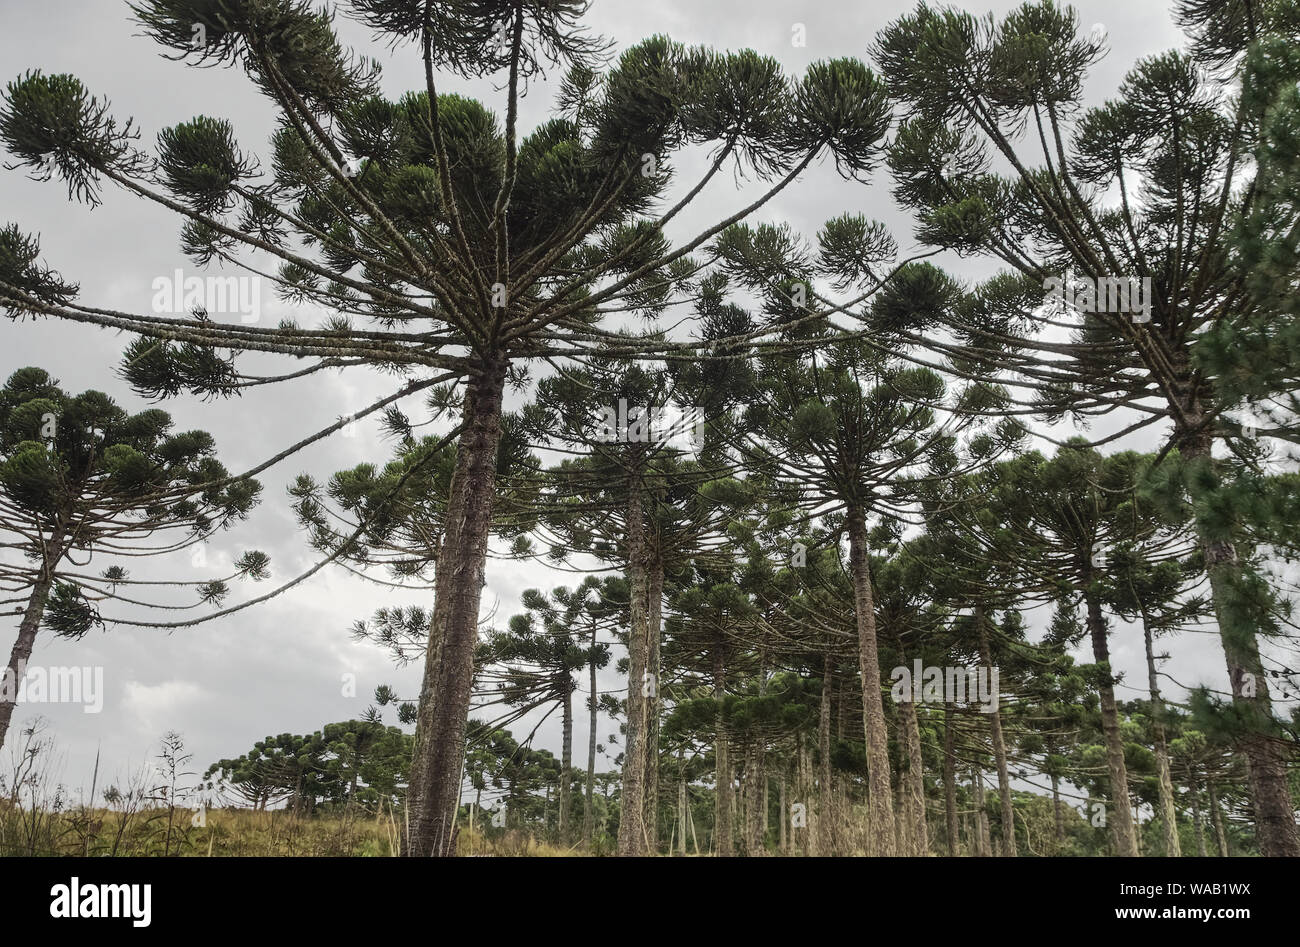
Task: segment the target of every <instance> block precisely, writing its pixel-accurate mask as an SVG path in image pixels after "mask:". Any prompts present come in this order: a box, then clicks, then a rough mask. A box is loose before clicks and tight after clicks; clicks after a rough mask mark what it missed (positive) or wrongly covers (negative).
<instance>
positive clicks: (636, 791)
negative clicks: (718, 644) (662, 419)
mask: <svg viewBox="0 0 1300 947" xmlns="http://www.w3.org/2000/svg"><path fill="white" fill-rule="evenodd" d="M634 469H635V467H634ZM633 476H634V477H635V474H633ZM647 566H648V562H647V548H646V538H645V519H644V516H643V511H642V505H641V485H640V483H639V482H634V483H632V484H630V486H629V489H628V501H627V571H628V580H629V581H628V585H629V587H630V589H629V595H630V597H631V602H630V606H631V620H630V623H629V626H628V632H627V634H628V641H627V655H628V673H627V734H626V739H625V742H624V749H623V791H622V796H621V799H622V805H621V808H620V818H619V823H618V853H619V854H620V855H643V854H645V852H646V827H645V763H646V750H645V740H646V706H647V704H648V701H647V700H646V697H647V696H648V694H649V691H650V689H654V690H658V682H657V681H654V680H652V679H650V678H649V677H648V666H647V662H648V660H649V640H648V635H649V614H648V611H647V604H648V597H647V593H648V589H649V576H648V575H647V572H648V569H647Z"/></svg>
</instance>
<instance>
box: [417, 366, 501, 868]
mask: <svg viewBox="0 0 1300 947" xmlns="http://www.w3.org/2000/svg"><path fill="white" fill-rule="evenodd" d="M506 368H507V363H506V360H505V359H503V358H501V359H495V360H491V361H490V362H489V363H488V364H487V365H486V366H485V367H484V369H483V370H482V372H481V374H479V375H477V376H476V377H475V378H473V379H472V380H471V381H470V383H469V387H468V390H467V392H466V396H465V405H464V410H463V419H464V422H465V430H464V431H463V432H462V433H461V436H460V441H459V443H458V444H457V448H456V468H455V471H454V473H453V474H452V480H451V490H450V495H449V497H448V504H447V527H446V531H445V535H444V537H443V541H442V545H441V548H440V550H439V556H438V565H437V576H436V579H435V583H434V606H433V621H432V623H431V625H430V628H429V641H428V646H427V649H426V651H425V661H424V679H423V682H422V684H421V688H420V703H419V711H418V717H417V720H416V728H415V751H414V757H413V760H412V764H411V782H410V793H409V795H408V799H407V807H408V816H407V827H406V832H407V837H406V845H405V846H404V848H403V851H404V854H406V855H410V856H438V857H446V856H450V855H454V854H455V847H456V811H457V809H458V808H459V803H460V788H461V767H462V762H463V759H464V754H465V721H466V719H467V718H468V716H469V704H470V690H471V686H472V683H473V679H474V649H475V646H476V645H477V644H478V611H479V602H480V600H481V599H482V595H483V585H484V582H485V566H486V563H487V550H488V535H489V533H490V531H491V526H492V503H493V499H494V492H495V485H496V453H497V444H498V443H499V442H500V440H501V407H502V406H501V397H502V392H503V390H504V387H505V378H506Z"/></svg>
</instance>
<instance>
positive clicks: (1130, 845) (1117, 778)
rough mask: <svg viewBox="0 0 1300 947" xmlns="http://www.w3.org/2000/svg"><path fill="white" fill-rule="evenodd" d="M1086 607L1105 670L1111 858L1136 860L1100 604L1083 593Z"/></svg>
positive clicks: (1103, 699)
mask: <svg viewBox="0 0 1300 947" xmlns="http://www.w3.org/2000/svg"><path fill="white" fill-rule="evenodd" d="M1084 600H1085V602H1086V603H1087V606H1088V634H1089V636H1090V637H1091V638H1092V656H1093V658H1094V659H1095V660H1096V662H1097V663H1098V664H1099V665H1101V666H1102V667H1103V668H1104V669H1105V676H1104V677H1103V678H1102V683H1101V685H1100V686H1099V687H1098V688H1097V694H1098V697H1099V698H1100V704H1101V731H1102V734H1103V736H1104V737H1105V740H1106V770H1107V773H1108V775H1109V776H1110V803H1111V808H1112V809H1113V811H1112V812H1111V813H1109V816H1110V821H1111V828H1112V829H1113V831H1114V833H1115V854H1116V855H1120V856H1124V857H1133V858H1135V857H1137V854H1138V847H1137V835H1136V833H1135V832H1134V830H1133V811H1132V809H1130V808H1129V803H1128V767H1127V766H1126V765H1125V763H1124V737H1123V735H1122V734H1121V733H1120V729H1119V706H1118V705H1117V704H1116V702H1115V687H1114V684H1113V683H1112V677H1111V674H1110V645H1109V644H1108V643H1107V641H1106V633H1107V632H1106V619H1105V618H1104V617H1103V616H1102V614H1101V602H1100V601H1099V600H1098V598H1097V595H1096V594H1095V593H1094V592H1093V591H1092V590H1091V589H1089V590H1087V591H1085V592H1084Z"/></svg>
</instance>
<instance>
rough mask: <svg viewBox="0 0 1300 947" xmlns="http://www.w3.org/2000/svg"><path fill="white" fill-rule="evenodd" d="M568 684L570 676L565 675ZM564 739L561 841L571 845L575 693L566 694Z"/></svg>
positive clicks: (562, 752)
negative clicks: (570, 818)
mask: <svg viewBox="0 0 1300 947" xmlns="http://www.w3.org/2000/svg"><path fill="white" fill-rule="evenodd" d="M565 679H566V680H565V681H564V682H561V683H567V679H568V675H567V674H566V675H565ZM561 710H562V713H563V714H564V717H563V726H564V737H563V742H562V744H561V747H560V841H561V842H563V843H564V844H566V845H567V844H568V843H569V789H570V788H571V786H572V783H573V691H571V690H570V691H565V692H564V706H563V707H562V708H561Z"/></svg>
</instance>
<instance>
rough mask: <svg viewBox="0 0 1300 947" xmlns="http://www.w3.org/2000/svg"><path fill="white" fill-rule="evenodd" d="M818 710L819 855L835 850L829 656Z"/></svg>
mask: <svg viewBox="0 0 1300 947" xmlns="http://www.w3.org/2000/svg"><path fill="white" fill-rule="evenodd" d="M823 667H824V670H823V672H822V699H821V713H820V714H819V715H818V718H817V753H818V756H820V760H819V764H820V765H819V769H818V777H817V854H818V855H820V856H822V857H823V858H825V857H827V856H829V855H833V854H834V853H835V839H834V828H833V822H832V820H831V806H832V805H833V800H832V798H831V688H832V687H833V686H834V685H833V681H834V675H833V672H832V670H831V658H830V655H829V654H827V655H826V656H825V658H824V663H823Z"/></svg>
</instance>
